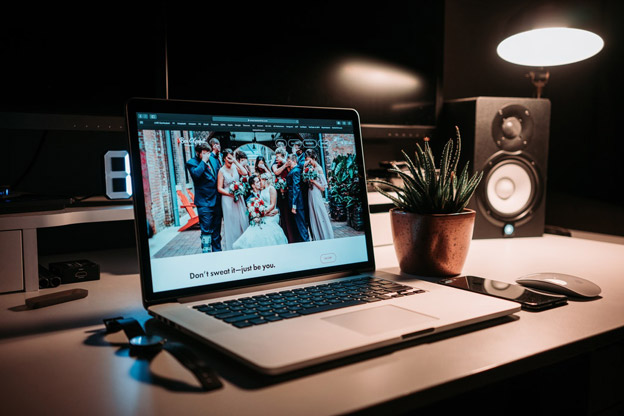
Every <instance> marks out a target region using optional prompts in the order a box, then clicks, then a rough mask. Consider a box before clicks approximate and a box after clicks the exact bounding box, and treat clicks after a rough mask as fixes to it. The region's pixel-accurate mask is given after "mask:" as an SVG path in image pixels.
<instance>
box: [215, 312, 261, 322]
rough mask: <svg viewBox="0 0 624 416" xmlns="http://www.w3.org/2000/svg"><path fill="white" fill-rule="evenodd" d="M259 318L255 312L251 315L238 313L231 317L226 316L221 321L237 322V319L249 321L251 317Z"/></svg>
mask: <svg viewBox="0 0 624 416" xmlns="http://www.w3.org/2000/svg"><path fill="white" fill-rule="evenodd" d="M257 318H259V316H258V315H256V314H251V315H239V316H233V317H231V318H226V319H224V320H223V322H227V323H228V324H232V323H234V322H239V321H249V320H251V319H257Z"/></svg>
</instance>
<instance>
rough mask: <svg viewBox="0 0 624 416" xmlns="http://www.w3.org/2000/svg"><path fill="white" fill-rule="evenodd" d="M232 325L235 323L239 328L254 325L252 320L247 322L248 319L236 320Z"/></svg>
mask: <svg viewBox="0 0 624 416" xmlns="http://www.w3.org/2000/svg"><path fill="white" fill-rule="evenodd" d="M232 325H234V326H235V327H237V328H247V327H250V326H253V324H252V323H251V322H247V321H240V322H234V323H233V324H232Z"/></svg>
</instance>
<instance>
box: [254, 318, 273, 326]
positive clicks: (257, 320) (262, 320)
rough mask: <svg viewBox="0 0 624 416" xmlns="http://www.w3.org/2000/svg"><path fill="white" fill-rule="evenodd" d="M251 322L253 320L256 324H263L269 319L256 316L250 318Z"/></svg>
mask: <svg viewBox="0 0 624 416" xmlns="http://www.w3.org/2000/svg"><path fill="white" fill-rule="evenodd" d="M249 322H251V323H252V324H254V325H262V324H266V323H267V322H269V321H267V320H265V319H262V318H256V319H250V320H249Z"/></svg>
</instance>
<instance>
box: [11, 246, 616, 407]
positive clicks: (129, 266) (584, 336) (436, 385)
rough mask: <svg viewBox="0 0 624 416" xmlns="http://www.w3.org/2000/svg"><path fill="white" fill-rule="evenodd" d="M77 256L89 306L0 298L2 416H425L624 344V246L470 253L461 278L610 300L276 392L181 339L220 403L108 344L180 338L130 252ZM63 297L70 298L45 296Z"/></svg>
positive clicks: (348, 365) (336, 371)
mask: <svg viewBox="0 0 624 416" xmlns="http://www.w3.org/2000/svg"><path fill="white" fill-rule="evenodd" d="M375 254H376V259H377V263H378V268H379V269H389V270H395V271H397V270H398V269H396V264H397V263H396V257H395V255H394V251H393V247H392V246H382V247H377V248H376V249H375ZM83 255H84V256H87V258H90V259H92V260H94V261H97V262H100V264H101V265H102V270H103V273H102V277H101V280H99V281H95V282H86V283H83V284H80V285H68V288H69V287H70V286H71V287H83V288H86V289H89V296H88V297H87V298H85V299H82V300H79V301H74V302H70V303H65V304H60V305H55V306H52V307H49V308H45V309H40V310H26V311H20V310H19V309H20V308H19V305H23V304H24V299H25V298H27V297H30V296H34V295H35V294H33V293H15V294H9V295H3V296H0V374H2V375H3V388H2V389H1V390H0V402H2V403H3V413H4V412H6V413H5V414H18V413H19V414H35V413H44V414H67V413H72V414H74V413H75V414H116V415H126V414H175V413H180V414H195V413H197V414H206V412H209V413H210V414H237V415H241V414H258V412H260V413H261V414H298V415H300V414H314V415H321V414H344V413H349V412H354V411H357V410H361V409H364V408H368V407H371V406H376V405H380V404H383V403H393V402H394V403H400V404H401V406H410V405H414V406H420V405H424V404H427V403H429V402H434V401H436V400H438V399H442V398H445V397H449V396H452V395H454V394H457V393H459V392H462V391H467V390H469V389H470V388H473V387H475V386H478V385H483V384H487V383H489V382H493V381H496V380H500V379H503V378H505V377H508V376H511V375H514V374H516V373H520V372H522V371H527V369H530V368H537V367H539V366H541V365H546V364H549V363H554V362H557V361H558V360H562V359H565V358H566V357H571V356H573V355H575V354H578V353H582V352H583V351H585V350H589V349H591V348H594V347H596V346H599V345H600V344H603V343H608V342H610V340H611V339H614V338H617V337H620V339H621V336H622V331H623V330H624V278H623V276H622V270H624V245H619V244H613V243H606V242H598V241H591V240H586V239H579V238H568V237H559V236H551V235H545V236H544V237H540V238H523V239H505V240H503V239H496V240H474V241H473V243H472V246H471V249H470V254H469V257H468V260H467V263H466V265H465V267H464V273H465V274H474V275H478V276H484V277H489V278H494V279H497V280H502V281H507V282H513V281H514V280H515V278H517V277H519V276H521V275H523V274H527V273H533V272H538V271H557V272H562V273H568V274H575V275H579V276H582V277H585V278H587V279H589V280H592V281H594V282H595V283H597V284H598V285H599V286H600V287H601V288H602V297H601V298H599V299H597V300H593V301H588V302H579V301H570V302H569V304H568V305H566V306H564V307H560V308H556V309H552V310H547V311H543V312H539V313H531V312H525V311H521V312H519V313H517V314H516V315H515V317H514V318H513V319H508V320H504V321H500V322H496V324H492V325H482V326H480V327H479V328H470V329H469V330H462V331H459V332H457V333H453V334H450V335H448V336H438V337H437V338H431V339H426V340H425V341H419V342H414V343H412V344H410V345H406V346H402V347H396V348H392V349H387V350H384V351H382V352H379V353H373V354H368V355H366V356H360V357H357V358H356V359H353V360H344V361H343V362H340V363H336V364H335V365H328V366H325V367H324V368H322V371H321V369H313V370H311V371H305V372H301V373H298V374H296V375H295V376H291V377H282V378H279V379H266V378H263V377H260V376H256V375H255V374H254V373H252V372H250V371H249V370H247V369H245V368H243V367H241V366H240V365H238V364H236V363H234V362H233V361H231V360H229V359H228V358H226V357H225V356H223V355H221V354H220V353H217V352H214V351H210V350H206V349H202V347H201V345H199V344H197V343H195V342H194V341H192V340H190V339H188V338H185V337H182V338H178V339H180V340H184V341H185V342H188V343H190V344H191V345H192V346H194V347H196V348H198V349H202V355H203V356H204V357H206V359H207V360H208V361H209V362H211V363H212V364H213V365H214V367H215V368H216V369H217V371H218V372H219V375H220V376H221V379H222V381H223V382H224V388H222V389H220V390H215V391H212V392H207V393H205V392H197V391H192V389H189V388H188V387H185V386H186V385H182V384H175V383H166V382H162V380H161V379H157V378H150V375H149V374H150V373H149V370H148V368H147V367H146V364H145V363H144V362H141V361H137V360H135V359H134V358H132V357H129V356H128V351H127V350H125V349H123V348H119V347H113V346H110V345H108V344H107V343H106V342H103V340H102V339H101V329H102V325H101V323H100V322H101V319H102V318H105V317H112V316H119V315H123V316H135V317H137V318H138V319H140V320H142V321H144V322H145V321H147V322H146V323H147V324H148V325H150V326H151V327H152V328H154V329H156V330H159V331H162V332H164V333H165V335H167V336H168V337H174V338H175V337H176V336H177V335H176V334H175V333H173V332H171V331H169V330H168V329H167V328H164V327H162V326H161V325H160V324H158V323H157V322H155V321H154V320H153V319H149V316H148V315H147V313H146V312H145V311H144V310H143V308H142V306H141V304H140V287H139V279H138V276H137V274H136V273H137V266H136V258H135V257H134V256H133V253H132V252H130V251H127V252H98V253H84V254H81V256H83ZM50 260H55V259H50ZM400 279H401V280H403V281H406V282H409V281H410V280H411V279H413V277H412V276H407V275H402V276H401V277H400ZM419 284H420V285H423V283H422V282H420V283H419ZM424 284H425V285H429V283H424ZM60 289H65V288H64V287H61V288H57V289H49V290H47V291H41V293H46V292H50V291H54V290H60ZM431 289H432V290H435V285H434V284H431ZM449 307H453V306H452V305H449ZM167 331H169V332H167ZM170 365H171V367H167V366H170ZM152 371H153V372H154V373H155V374H161V375H166V376H168V377H174V378H176V379H179V380H180V381H186V382H188V383H193V382H194V381H193V379H192V378H191V377H190V376H189V375H188V373H186V372H185V370H183V369H181V368H179V367H175V364H172V362H169V361H167V360H166V359H163V360H161V361H160V362H158V363H153V368H152ZM406 403H411V404H406Z"/></svg>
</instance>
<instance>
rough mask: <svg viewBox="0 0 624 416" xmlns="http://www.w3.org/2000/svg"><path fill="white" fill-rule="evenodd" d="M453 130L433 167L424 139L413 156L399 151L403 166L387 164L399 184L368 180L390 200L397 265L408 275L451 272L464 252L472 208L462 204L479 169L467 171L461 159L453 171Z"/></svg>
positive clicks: (457, 145)
mask: <svg viewBox="0 0 624 416" xmlns="http://www.w3.org/2000/svg"><path fill="white" fill-rule="evenodd" d="M455 129H456V132H457V137H456V140H453V139H450V140H449V141H448V142H447V143H446V145H445V146H444V150H443V151H442V156H441V158H440V166H439V170H438V169H436V166H435V161H434V157H433V153H432V151H431V147H430V146H429V139H428V138H425V143H424V149H423V148H421V146H420V145H417V148H416V153H415V159H414V160H413V161H412V159H411V158H410V157H409V156H408V155H407V154H406V153H405V151H402V154H403V157H404V158H405V161H406V162H407V167H408V169H407V170H406V171H403V170H401V169H399V168H398V167H397V166H396V165H395V166H394V167H393V168H391V169H389V172H392V173H394V174H397V175H399V176H400V177H401V179H402V180H403V184H402V185H395V184H392V183H390V182H387V181H383V180H371V181H369V182H371V183H372V184H373V186H374V188H375V189H376V190H377V191H378V192H379V193H381V194H382V195H384V196H386V197H387V198H389V199H390V200H392V202H393V203H394V205H395V207H394V208H392V209H391V210H390V220H391V225H392V235H393V238H394V248H395V251H396V255H397V259H398V261H399V266H400V268H401V270H402V271H404V272H406V273H409V274H416V275H422V276H453V275H457V274H459V273H461V270H462V268H463V266H464V262H465V261H466V257H467V256H468V249H469V247H470V241H471V240H472V232H473V229H474V220H475V215H476V213H475V211H474V210H471V209H467V208H466V206H467V205H468V202H469V201H470V198H471V197H472V195H473V194H474V191H475V189H476V188H477V186H478V185H479V182H480V181H481V178H482V176H483V172H475V173H474V174H473V175H472V176H470V174H469V171H468V163H466V164H465V166H464V168H463V169H462V171H461V173H460V174H459V175H458V174H457V165H458V163H459V156H460V153H461V136H460V134H459V128H457V127H456V128H455ZM378 184H383V185H384V187H385V189H390V191H386V190H384V189H381V188H380V187H379V186H378Z"/></svg>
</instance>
